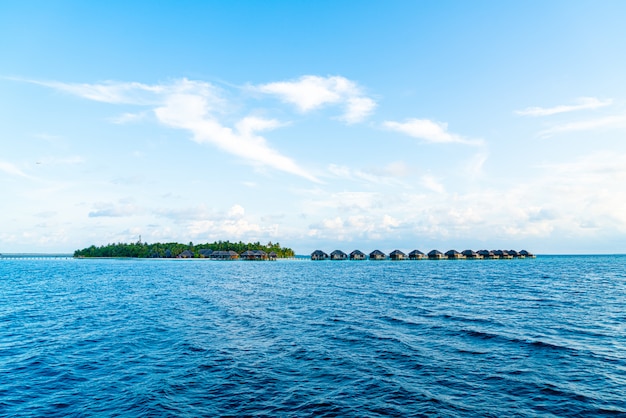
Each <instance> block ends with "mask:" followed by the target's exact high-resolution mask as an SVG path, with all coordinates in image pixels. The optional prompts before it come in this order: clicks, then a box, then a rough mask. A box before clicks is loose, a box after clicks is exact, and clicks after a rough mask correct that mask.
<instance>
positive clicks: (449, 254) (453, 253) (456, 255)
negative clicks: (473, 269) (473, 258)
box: [445, 250, 465, 260]
mask: <svg viewBox="0 0 626 418" xmlns="http://www.w3.org/2000/svg"><path fill="white" fill-rule="evenodd" d="M445 256H446V258H447V259H448V260H460V259H462V258H465V256H464V255H463V254H461V253H460V252H458V251H457V250H448V251H446V254H445Z"/></svg>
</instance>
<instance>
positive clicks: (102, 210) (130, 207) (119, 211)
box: [88, 202, 143, 218]
mask: <svg viewBox="0 0 626 418" xmlns="http://www.w3.org/2000/svg"><path fill="white" fill-rule="evenodd" d="M141 212H143V210H142V209H141V208H139V207H137V206H136V205H134V204H132V203H126V202H120V203H117V204H113V203H98V204H96V208H95V209H94V210H92V211H91V212H89V214H88V216H89V217H90V218H122V217H127V216H134V215H137V214H139V213H141Z"/></svg>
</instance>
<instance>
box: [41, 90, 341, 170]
mask: <svg viewBox="0 0 626 418" xmlns="http://www.w3.org/2000/svg"><path fill="white" fill-rule="evenodd" d="M31 82H32V83H35V84H40V85H44V86H47V87H51V88H54V89H57V90H61V91H65V92H67V93H70V94H74V95H77V96H80V97H83V98H86V99H90V100H95V101H100V102H106V103H112V104H132V105H140V106H150V107H152V109H153V111H154V114H155V116H156V117H157V119H158V120H159V121H160V122H161V123H163V124H165V125H167V126H170V127H174V128H178V129H184V130H187V131H189V132H191V133H192V134H193V139H194V140H195V141H196V142H198V143H210V144H212V145H215V146H217V147H218V148H220V149H221V150H223V151H225V152H228V153H230V154H233V155H236V156H238V157H241V158H243V159H244V160H246V161H248V162H251V163H253V164H257V165H261V166H269V167H272V168H274V169H277V170H280V171H284V172H287V173H290V174H294V175H297V176H300V177H303V178H306V179H308V180H311V181H314V182H319V180H318V179H317V178H316V177H315V176H314V175H312V174H311V173H309V172H308V171H307V170H305V169H303V168H302V167H300V166H299V165H298V164H296V162H295V161H293V160H292V159H291V158H289V157H287V156H285V155H282V154H281V153H279V152H278V151H276V150H274V149H272V148H271V147H270V146H269V144H268V143H267V140H266V139H265V138H264V137H262V136H260V135H257V132H260V131H267V130H271V129H275V128H277V127H280V126H282V125H283V124H281V123H280V122H278V121H276V120H274V119H263V118H259V117H252V116H248V117H244V118H242V119H240V120H239V121H238V122H236V123H235V129H232V128H229V127H227V126H224V125H223V124H222V122H221V121H220V120H219V119H218V116H221V115H222V113H223V112H224V109H227V108H228V104H227V103H226V101H225V100H224V99H222V98H221V97H220V95H219V91H218V89H217V88H215V87H214V86H213V85H211V84H209V83H205V82H199V81H192V80H187V79H181V80H177V81H175V82H173V83H170V84H163V85H147V84H142V83H116V82H106V83H101V84H72V83H61V82H40V81H31ZM346 82H348V81H347V80H346ZM349 83H350V82H348V86H347V87H345V86H344V87H343V89H348V90H350V88H351V87H350V84H349ZM338 84H339V85H340V84H341V83H338ZM142 114H143V113H138V114H129V113H127V114H124V115H122V116H121V117H118V118H116V119H115V120H114V122H115V123H125V122H128V121H130V120H132V119H134V118H135V117H139V115H142Z"/></svg>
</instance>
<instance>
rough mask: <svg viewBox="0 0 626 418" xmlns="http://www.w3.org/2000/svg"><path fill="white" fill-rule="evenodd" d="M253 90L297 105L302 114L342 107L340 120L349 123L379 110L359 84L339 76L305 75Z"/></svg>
mask: <svg viewBox="0 0 626 418" xmlns="http://www.w3.org/2000/svg"><path fill="white" fill-rule="evenodd" d="M252 89H253V90H255V91H258V92H261V93H265V94H270V95H274V96H278V97H279V98H280V99H281V100H282V101H284V102H287V103H290V104H293V105H295V106H296V107H297V108H298V109H299V110H300V111H301V112H309V111H311V110H314V109H317V108H320V107H322V106H325V105H331V104H334V105H340V106H342V107H343V108H344V113H343V115H342V116H341V117H340V119H341V120H343V121H344V122H346V123H349V124H351V123H357V122H361V121H362V120H364V119H365V118H366V117H367V116H369V115H370V114H371V113H372V112H373V110H374V108H375V107H376V102H375V101H374V100H373V99H371V98H369V97H367V96H365V95H364V94H363V92H362V91H361V89H360V88H359V87H358V86H357V84H356V83H354V82H353V81H351V80H348V79H347V78H344V77H340V76H334V77H319V76H314V75H306V76H302V77H300V78H299V79H297V80H294V81H279V82H274V83H267V84H261V85H259V86H255V87H252Z"/></svg>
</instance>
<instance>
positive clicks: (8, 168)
mask: <svg viewBox="0 0 626 418" xmlns="http://www.w3.org/2000/svg"><path fill="white" fill-rule="evenodd" d="M0 171H2V172H4V173H5V174H8V175H11V176H17V177H24V178H28V179H32V177H31V176H29V175H28V174H26V173H25V172H23V171H22V170H21V169H20V168H19V167H18V166H16V165H15V164H13V163H9V162H6V161H0Z"/></svg>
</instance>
